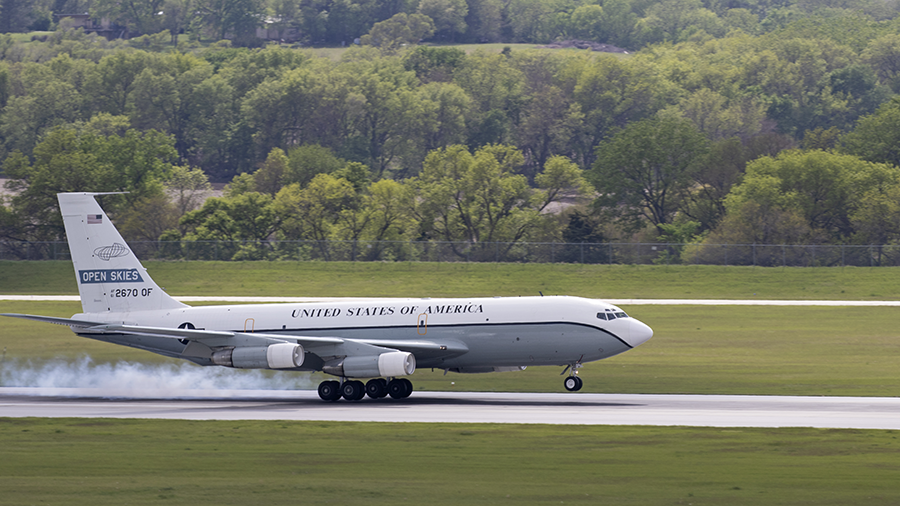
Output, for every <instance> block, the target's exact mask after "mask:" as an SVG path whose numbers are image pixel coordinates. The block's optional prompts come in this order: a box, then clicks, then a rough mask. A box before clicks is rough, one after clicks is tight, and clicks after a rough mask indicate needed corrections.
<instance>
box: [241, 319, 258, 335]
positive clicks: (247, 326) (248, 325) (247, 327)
mask: <svg viewBox="0 0 900 506" xmlns="http://www.w3.org/2000/svg"><path fill="white" fill-rule="evenodd" d="M255 325H256V320H254V319H253V318H247V319H246V320H244V332H253V327H254V326H255Z"/></svg>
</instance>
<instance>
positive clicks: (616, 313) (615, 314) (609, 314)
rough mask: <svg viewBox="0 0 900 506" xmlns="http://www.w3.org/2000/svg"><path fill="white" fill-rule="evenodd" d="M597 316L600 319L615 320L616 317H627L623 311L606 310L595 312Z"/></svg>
mask: <svg viewBox="0 0 900 506" xmlns="http://www.w3.org/2000/svg"><path fill="white" fill-rule="evenodd" d="M597 318H598V319H600V320H615V319H616V318H628V315H627V314H625V312H624V311H610V310H607V312H605V313H597Z"/></svg>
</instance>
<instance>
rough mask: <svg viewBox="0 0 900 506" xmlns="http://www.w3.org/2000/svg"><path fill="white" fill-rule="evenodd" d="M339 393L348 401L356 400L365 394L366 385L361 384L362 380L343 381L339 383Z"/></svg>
mask: <svg viewBox="0 0 900 506" xmlns="http://www.w3.org/2000/svg"><path fill="white" fill-rule="evenodd" d="M341 395H343V396H344V399H347V400H348V401H358V400H360V399H362V398H363V397H364V396H365V395H366V387H365V386H363V383H362V381H356V380H351V381H345V382H344V384H343V385H341Z"/></svg>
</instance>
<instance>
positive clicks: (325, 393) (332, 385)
mask: <svg viewBox="0 0 900 506" xmlns="http://www.w3.org/2000/svg"><path fill="white" fill-rule="evenodd" d="M319 397H321V398H322V400H323V401H336V400H338V399H340V398H341V384H340V383H338V382H337V381H323V382H321V383H319Z"/></svg>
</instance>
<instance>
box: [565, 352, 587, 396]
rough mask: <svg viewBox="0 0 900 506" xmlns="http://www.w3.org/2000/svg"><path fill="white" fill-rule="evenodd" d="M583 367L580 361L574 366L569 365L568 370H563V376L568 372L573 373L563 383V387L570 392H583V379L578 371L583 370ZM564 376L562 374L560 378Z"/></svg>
mask: <svg viewBox="0 0 900 506" xmlns="http://www.w3.org/2000/svg"><path fill="white" fill-rule="evenodd" d="M581 366H582V364H581V361H580V360H579V361H578V362H575V363H574V364H569V365H567V366H566V368H565V369H563V372H562V374H565V373H566V371H571V374H570V375H569V377H568V378H566V379H565V380H564V381H563V386H564V387H565V388H566V390H568V391H569V392H577V391H579V390H581V386H582V384H583V382H582V381H581V378H579V377H578V369H581ZM562 374H560V376H561V375H562Z"/></svg>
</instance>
